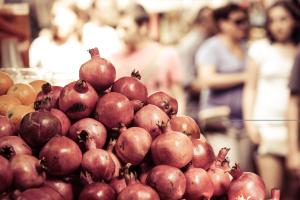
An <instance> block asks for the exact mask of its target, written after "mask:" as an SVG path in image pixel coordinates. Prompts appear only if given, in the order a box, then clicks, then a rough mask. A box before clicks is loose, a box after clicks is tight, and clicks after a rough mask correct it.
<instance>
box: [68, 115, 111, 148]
mask: <svg viewBox="0 0 300 200" xmlns="http://www.w3.org/2000/svg"><path fill="white" fill-rule="evenodd" d="M106 136H107V132H106V129H105V127H104V126H103V125H102V124H101V123H100V122H98V121H97V120H95V119H92V118H84V119H81V120H79V121H77V122H75V123H74V124H73V125H72V126H71V128H70V131H69V133H68V137H69V138H71V139H72V140H74V141H75V142H77V143H78V144H79V146H82V149H84V150H90V149H95V148H97V149H101V148H102V147H103V146H104V144H105V141H106Z"/></svg>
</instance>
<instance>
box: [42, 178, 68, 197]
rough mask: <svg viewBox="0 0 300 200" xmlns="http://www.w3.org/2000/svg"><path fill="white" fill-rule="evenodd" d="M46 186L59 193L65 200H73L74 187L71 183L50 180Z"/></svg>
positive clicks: (46, 182)
mask: <svg viewBox="0 0 300 200" xmlns="http://www.w3.org/2000/svg"><path fill="white" fill-rule="evenodd" d="M44 185H45V186H48V187H51V188H52V189H53V190H55V191H56V192H58V193H59V194H60V195H61V196H62V197H63V198H64V200H73V186H72V184H71V183H67V182H64V181H62V180H59V179H48V180H46V181H45V183H44Z"/></svg>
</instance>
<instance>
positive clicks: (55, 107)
mask: <svg viewBox="0 0 300 200" xmlns="http://www.w3.org/2000/svg"><path fill="white" fill-rule="evenodd" d="M89 53H90V54H91V59H90V60H89V61H87V62H86V63H84V64H82V66H81V68H80V71H79V76H78V80H76V81H73V82H71V83H69V84H67V85H65V86H64V87H59V86H55V85H51V83H48V82H45V81H42V80H37V81H34V82H31V84H27V83H14V82H13V80H12V79H11V78H10V77H9V75H6V74H4V73H2V72H1V73H0V83H1V84H0V86H1V88H0V95H1V96H0V200H3V199H13V200H17V199H22V200H29V199H30V200H38V199H39V200H40V199H49V200H50V199H51V200H72V199H80V200H81V199H82V200H83V199H91V200H114V199H115V200H157V199H162V200H183V199H186V200H196V199H200V200H201V199H203V200H204V199H206V200H209V199H229V200H250V199H251V200H265V199H267V191H266V187H265V184H264V182H263V180H262V179H261V178H260V177H259V176H258V175H256V174H254V173H251V172H242V171H241V169H240V166H239V165H238V164H236V165H234V164H233V165H232V164H231V163H229V161H228V160H229V159H228V158H227V154H228V151H229V149H228V148H226V147H224V148H222V149H220V151H219V152H214V151H213V148H212V147H211V145H210V144H209V143H208V141H207V140H206V139H205V137H204V135H203V134H202V133H201V131H200V129H199V127H198V125H197V123H196V122H195V121H194V120H193V119H192V118H191V117H189V116H177V111H178V103H177V100H176V99H175V98H173V97H171V96H170V95H169V94H167V93H165V92H163V91H157V92H155V93H153V94H148V92H147V88H146V86H145V85H144V84H143V82H142V77H141V76H140V74H139V73H138V72H137V71H134V72H133V73H132V74H131V76H127V77H121V78H120V79H118V80H116V70H115V68H114V66H113V64H112V63H110V62H109V61H108V60H106V59H104V58H101V57H100V54H99V52H98V49H97V48H94V49H91V50H89ZM2 83H3V84H2ZM279 197H280V191H279V190H277V189H274V190H272V199H274V200H275V199H276V200H279Z"/></svg>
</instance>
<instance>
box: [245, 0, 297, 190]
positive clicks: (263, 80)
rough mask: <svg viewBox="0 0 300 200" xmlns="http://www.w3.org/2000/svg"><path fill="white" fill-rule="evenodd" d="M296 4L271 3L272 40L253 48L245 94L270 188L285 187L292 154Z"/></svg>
mask: <svg viewBox="0 0 300 200" xmlns="http://www.w3.org/2000/svg"><path fill="white" fill-rule="evenodd" d="M294 8H295V6H294V5H292V4H291V3H289V2H288V1H279V2H276V3H275V4H273V5H272V6H270V7H269V8H268V10H267V21H266V31H267V36H268V40H262V41H257V42H255V43H254V44H253V45H252V46H251V48H250V49H249V61H248V65H247V67H248V70H247V71H248V79H247V82H246V86H245V91H244V92H245V93H244V98H243V99H244V116H245V119H249V121H246V123H245V124H246V129H247V132H248V134H249V136H250V138H251V139H252V141H253V142H254V143H256V144H258V156H257V159H256V161H257V166H258V171H259V173H260V175H261V176H262V178H263V179H264V181H265V183H266V186H267V191H270V190H271V188H272V187H278V188H282V184H283V180H284V158H285V156H286V155H287V154H288V141H287V138H288V129H287V123H288V120H287V119H288V117H287V113H288V112H287V111H288V110H287V108H288V100H289V95H290V91H289V88H288V80H289V76H290V73H291V69H292V66H293V63H294V59H295V55H296V46H297V44H298V43H299V24H298V25H297V23H298V22H299V18H298V16H297V10H294ZM250 119H254V120H250ZM283 193H284V192H283Z"/></svg>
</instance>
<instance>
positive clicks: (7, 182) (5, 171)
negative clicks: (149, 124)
mask: <svg viewBox="0 0 300 200" xmlns="http://www.w3.org/2000/svg"><path fill="white" fill-rule="evenodd" d="M12 181H13V172H12V169H11V166H10V163H9V161H8V160H7V159H6V158H4V157H2V156H0V194H1V193H3V192H5V191H7V189H8V188H10V186H11V184H12Z"/></svg>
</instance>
